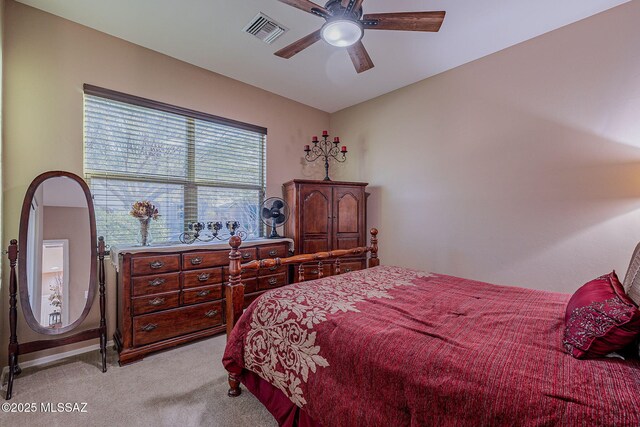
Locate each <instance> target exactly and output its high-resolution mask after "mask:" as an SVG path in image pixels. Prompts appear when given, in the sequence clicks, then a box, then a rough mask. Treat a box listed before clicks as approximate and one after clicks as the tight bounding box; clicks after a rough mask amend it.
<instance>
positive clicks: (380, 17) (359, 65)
mask: <svg viewBox="0 0 640 427" xmlns="http://www.w3.org/2000/svg"><path fill="white" fill-rule="evenodd" d="M279 1H281V2H282V3H286V4H288V5H289V6H293V7H295V8H298V9H300V10H304V11H305V12H309V13H311V14H314V15H317V16H319V17H321V18H324V19H325V20H326V21H327V22H326V23H325V24H324V25H323V26H322V28H320V29H319V30H317V31H314V32H313V33H311V34H309V35H308V36H306V37H303V38H301V39H300V40H298V41H297V42H295V43H292V44H290V45H289V46H287V47H285V48H284V49H281V50H279V51H277V52H276V53H275V55H277V56H279V57H281V58H285V59H289V58H291V57H292V56H294V55H296V54H298V53H300V52H302V51H303V50H304V49H306V48H308V47H309V46H311V45H312V44H314V43H315V42H317V41H318V40H320V39H322V40H324V41H326V42H327V43H329V44H330V45H333V46H338V47H346V48H347V52H349V56H350V57H351V61H352V62H353V65H354V66H355V67H356V71H357V72H358V73H362V72H364V71H367V70H370V69H372V68H373V67H374V65H373V62H372V61H371V57H369V54H368V53H367V50H366V49H365V47H364V45H363V44H362V36H363V35H364V30H401V31H430V32H438V31H439V30H440V27H441V26H442V22H443V21H444V16H445V13H446V12H399V13H373V14H368V15H363V12H362V3H363V1H364V0H329V1H328V2H327V4H325V5H324V7H322V6H320V5H318V4H316V3H314V2H312V1H310V0H279Z"/></svg>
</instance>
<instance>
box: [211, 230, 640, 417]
mask: <svg viewBox="0 0 640 427" xmlns="http://www.w3.org/2000/svg"><path fill="white" fill-rule="evenodd" d="M376 234H377V233H376ZM374 238H375V236H374ZM235 243H238V242H235ZM374 243H375V248H374V247H373V246H372V247H369V248H358V250H361V251H369V252H371V251H372V250H373V249H375V258H373V259H374V262H373V263H372V264H373V265H370V267H371V268H369V269H367V270H363V271H359V272H352V273H347V274H343V275H337V276H331V277H325V278H321V279H317V280H311V281H307V282H303V283H298V284H294V285H290V286H287V287H284V288H280V289H277V290H273V291H269V292H268V293H265V294H264V295H263V296H262V297H260V298H259V299H257V300H256V301H254V302H253V303H252V304H251V305H250V306H249V307H248V308H247V310H246V311H245V312H244V314H242V308H241V307H242V306H241V301H238V300H237V299H235V300H234V299H233V298H234V296H235V297H236V298H240V299H241V298H242V297H241V293H240V292H239V291H240V289H238V288H241V285H240V283H241V277H240V274H239V272H240V271H241V268H240V265H239V260H233V259H232V260H231V261H232V264H233V263H234V262H236V263H237V264H236V265H235V266H233V267H234V268H233V270H232V271H235V272H236V273H238V274H236V277H235V283H232V284H231V286H229V287H228V288H227V301H228V302H229V301H231V302H232V303H231V304H228V305H227V307H228V310H227V322H228V332H229V335H228V343H227V348H226V352H225V355H224V359H223V363H224V366H225V368H226V369H227V370H228V372H229V375H230V386H231V388H230V392H229V394H230V395H232V396H235V395H238V394H239V393H240V389H239V383H238V382H241V383H242V384H244V386H245V387H246V388H247V389H248V390H249V391H251V392H252V393H253V394H254V395H255V396H256V397H257V398H258V399H259V400H260V401H261V402H262V403H263V404H264V405H265V406H266V407H267V409H268V410H269V411H270V412H271V413H272V414H273V415H274V417H275V418H276V420H277V421H278V423H279V424H280V425H286V426H293V425H300V426H305V425H309V426H318V425H323V426H338V425H339V426H351V425H353V426H355V425H358V426H382V425H394V426H395V425H398V426H399V425H407V426H409V425H411V426H422V425H437V426H449V425H474V426H475V425H532V426H534V425H535V426H538V425H540V426H542V425H589V426H592V425H593V426H595V425H598V426H600V425H611V426H627V425H628V426H638V425H640V362H638V360H622V359H620V358H601V359H594V360H577V359H575V358H573V357H571V356H570V355H568V354H567V353H566V352H565V351H563V346H562V339H563V330H564V317H565V308H566V305H567V302H568V300H569V298H570V297H571V295H567V294H560V293H553V292H546V291H540V290H532V289H524V288H516V287H508V286H497V285H492V284H488V283H482V282H477V281H473V280H467V279H461V278H457V277H452V276H446V275H441V274H432V273H425V272H421V271H417V270H411V269H404V268H399V267H389V266H379V265H378V259H377V239H376V240H375V241H374ZM238 244H239V243H238ZM232 247H233V245H232ZM236 249H237V247H236V248H235V249H234V250H236ZM234 250H232V252H231V254H232V255H231V256H233V253H234ZM330 255H338V256H344V255H343V254H342V253H337V254H336V253H334V254H328V253H323V254H321V256H320V257H321V260H320V261H321V262H322V260H324V259H328V258H332V257H331V256H330ZM317 256H318V254H315V255H309V256H306V258H303V259H305V260H312V259H317ZM303 257H305V256H303ZM314 257H316V258H314ZM638 258H639V256H638V252H637V251H636V253H634V257H633V258H632V263H631V266H630V270H629V272H628V273H627V279H626V280H625V284H627V285H628V283H626V282H629V281H631V282H633V281H635V280H636V276H638V274H637V272H638V270H639V269H640V260H638ZM300 259H301V258H298V259H297V260H296V262H299V261H300ZM276 263H277V264H280V263H288V259H285V260H277V261H276V260H261V261H254V264H252V265H251V266H254V267H255V265H256V264H257V265H258V267H259V265H263V266H268V265H271V264H276ZM634 263H635V267H634ZM246 266H247V264H243V265H242V268H245V267H246ZM639 278H640V277H639ZM232 279H234V278H233V277H232ZM234 291H235V295H234ZM233 306H235V307H236V309H235V310H234V309H233ZM229 322H230V324H229Z"/></svg>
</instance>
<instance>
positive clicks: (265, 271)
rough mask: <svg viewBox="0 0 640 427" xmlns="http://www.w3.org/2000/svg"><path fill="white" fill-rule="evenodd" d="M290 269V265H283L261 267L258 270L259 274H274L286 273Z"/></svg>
mask: <svg viewBox="0 0 640 427" xmlns="http://www.w3.org/2000/svg"><path fill="white" fill-rule="evenodd" d="M288 270H289V266H288V265H281V266H279V267H270V268H261V269H259V270H258V275H259V276H261V277H262V276H272V275H274V274H282V273H286V272H287V271H288Z"/></svg>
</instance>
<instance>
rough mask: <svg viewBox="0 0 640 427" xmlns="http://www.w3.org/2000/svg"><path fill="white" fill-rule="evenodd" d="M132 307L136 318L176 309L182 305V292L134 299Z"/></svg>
mask: <svg viewBox="0 0 640 427" xmlns="http://www.w3.org/2000/svg"><path fill="white" fill-rule="evenodd" d="M132 305H133V315H134V316H137V315H139V314H145V313H153V312H155V311H160V310H168V309H170V308H176V307H178V305H180V292H179V291H175V292H169V293H166V294H158V295H150V296H146V297H138V298H134V299H133V304H132Z"/></svg>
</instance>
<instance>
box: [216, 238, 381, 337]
mask: <svg viewBox="0 0 640 427" xmlns="http://www.w3.org/2000/svg"><path fill="white" fill-rule="evenodd" d="M370 233H371V246H366V247H359V248H353V249H339V250H335V251H329V252H316V253H314V254H302V255H295V256H292V257H288V258H267V259H260V260H253V261H249V262H247V263H244V264H241V263H240V260H241V258H242V256H241V254H240V251H239V250H238V249H239V248H240V245H241V244H242V240H241V239H240V238H239V237H238V236H233V237H231V239H229V246H231V252H230V253H229V283H228V284H227V285H226V287H225V298H226V307H225V311H226V320H227V336H229V334H230V333H231V331H232V330H233V327H234V326H235V325H236V323H237V322H238V319H239V318H240V316H241V315H242V310H243V308H244V285H243V284H242V270H245V271H246V270H258V269H259V268H271V267H279V266H281V265H289V264H300V267H299V268H298V281H299V282H303V281H304V280H305V278H304V268H303V264H304V263H309V262H317V263H318V267H319V268H318V272H319V278H321V277H322V271H323V269H322V265H323V263H324V262H325V261H327V260H335V261H334V262H335V274H340V273H341V271H340V258H342V257H346V256H353V255H363V254H366V253H370V254H371V256H370V258H369V259H368V262H367V268H371V267H377V266H378V265H380V259H379V258H378V230H377V229H375V228H372V229H371V231H370Z"/></svg>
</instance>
